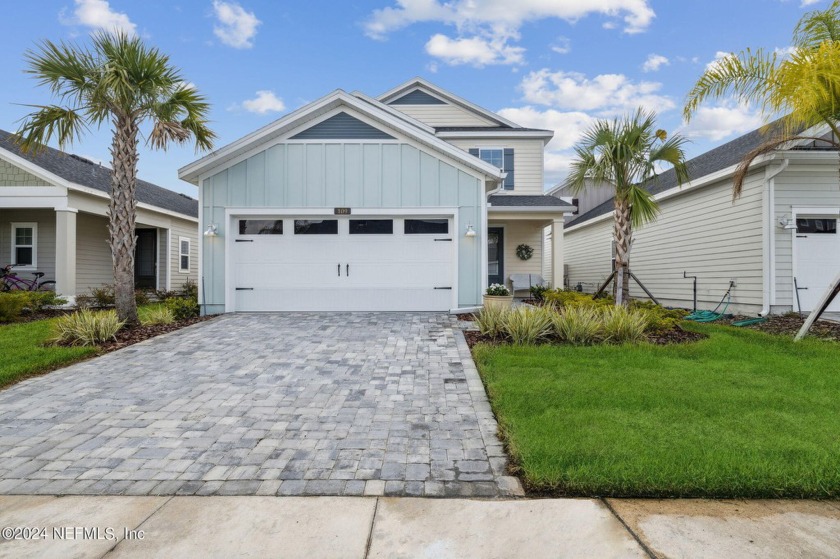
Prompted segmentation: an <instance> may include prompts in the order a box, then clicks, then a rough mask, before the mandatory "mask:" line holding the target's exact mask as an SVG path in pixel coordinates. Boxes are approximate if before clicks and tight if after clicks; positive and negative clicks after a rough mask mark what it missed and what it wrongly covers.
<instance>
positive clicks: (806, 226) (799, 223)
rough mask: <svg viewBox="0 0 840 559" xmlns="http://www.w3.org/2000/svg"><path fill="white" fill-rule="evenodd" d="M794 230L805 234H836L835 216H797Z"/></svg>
mask: <svg viewBox="0 0 840 559" xmlns="http://www.w3.org/2000/svg"><path fill="white" fill-rule="evenodd" d="M796 232H797V233H799V234H803V235H804V234H807V235H836V234H837V220H836V219H835V218H799V219H797V220H796Z"/></svg>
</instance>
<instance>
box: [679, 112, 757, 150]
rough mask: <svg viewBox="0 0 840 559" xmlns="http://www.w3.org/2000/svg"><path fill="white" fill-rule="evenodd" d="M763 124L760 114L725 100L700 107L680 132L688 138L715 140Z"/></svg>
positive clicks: (747, 130) (744, 131)
mask: <svg viewBox="0 0 840 559" xmlns="http://www.w3.org/2000/svg"><path fill="white" fill-rule="evenodd" d="M762 124H763V120H762V118H761V115H760V114H759V113H758V112H757V111H754V110H752V109H751V108H750V107H748V106H746V105H739V104H736V103H734V102H725V103H722V104H720V105H716V106H713V107H700V109H698V110H697V112H696V113H695V114H694V116H693V117H692V118H691V122H690V123H689V124H688V125H687V126H686V127H684V128H683V129H682V130H681V131H680V132H681V133H682V134H684V135H685V136H687V137H689V138H705V139H708V140H711V141H713V142H717V141H720V140H723V139H724V138H727V137H729V136H732V135H735V134H744V133H746V132H750V131H751V130H755V129H756V128H758V127H759V126H761V125H762Z"/></svg>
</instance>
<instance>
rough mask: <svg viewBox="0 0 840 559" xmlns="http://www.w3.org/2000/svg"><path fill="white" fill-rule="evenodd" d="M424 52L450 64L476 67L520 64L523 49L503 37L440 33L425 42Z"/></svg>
mask: <svg viewBox="0 0 840 559" xmlns="http://www.w3.org/2000/svg"><path fill="white" fill-rule="evenodd" d="M426 52H427V53H429V55H431V56H434V57H435V58H439V59H441V60H442V61H443V62H445V63H446V64H449V65H450V66H458V65H461V64H470V65H472V66H475V67H477V68H481V67H482V66H487V65H489V64H521V63H522V62H523V57H522V55H523V53H524V52H525V49H523V48H521V47H514V46H511V45H508V44H507V38H505V37H479V36H474V37H459V38H457V39H450V38H449V37H447V36H446V35H442V34H440V33H438V34H436V35H432V38H431V39H429V42H428V43H426Z"/></svg>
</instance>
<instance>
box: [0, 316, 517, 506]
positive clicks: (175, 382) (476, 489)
mask: <svg viewBox="0 0 840 559" xmlns="http://www.w3.org/2000/svg"><path fill="white" fill-rule="evenodd" d="M496 428H497V426H496V421H495V419H494V417H493V414H492V412H491V410H490V406H489V404H488V402H487V398H486V395H485V393H484V389H483V386H482V385H481V381H480V380H479V378H478V374H477V373H476V371H475V366H474V364H473V361H472V359H471V358H470V355H469V350H468V349H467V346H466V343H465V342H464V338H463V335H462V334H461V332H460V331H459V330H458V329H457V325H456V321H455V319H454V318H452V317H450V316H448V315H445V314H435V313H293V314H236V315H224V316H221V317H219V318H216V319H213V320H211V321H209V322H205V323H201V324H199V325H196V326H192V327H189V328H186V329H184V330H181V331H178V332H175V333H172V334H169V335H166V336H162V337H159V338H156V339H152V340H149V341H146V342H143V343H141V344H137V345H134V346H130V347H128V348H125V349H122V350H119V351H117V352H114V353H110V354H107V355H104V356H102V357H99V358H96V359H92V360H90V361H86V362H83V363H79V364H76V365H73V366H71V367H68V368H66V369H62V370H59V371H55V372H52V373H50V374H48V375H45V376H42V377H39V378H33V379H30V380H27V381H24V382H22V383H20V384H18V385H16V386H13V387H11V388H9V389H7V390H4V391H0V494H57V495H61V494H97V495H108V494H123V495H253V494H260V495H275V494H276V495H365V494H367V495H416V496H439V497H446V496H483V497H498V496H505V495H510V494H516V493H517V492H518V491H520V489H519V487H518V482H517V481H516V479H515V478H511V477H508V476H506V475H505V466H506V464H505V455H504V452H503V450H502V446H501V445H500V443H499V441H498V440H497V438H496Z"/></svg>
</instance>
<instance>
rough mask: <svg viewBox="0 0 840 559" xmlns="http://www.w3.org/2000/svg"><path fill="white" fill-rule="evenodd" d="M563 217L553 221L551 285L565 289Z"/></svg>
mask: <svg viewBox="0 0 840 559" xmlns="http://www.w3.org/2000/svg"><path fill="white" fill-rule="evenodd" d="M563 223H564V220H563V218H562V217H561V218H558V219H555V220H553V221H552V222H551V285H552V287H554V288H555V289H563V287H564V286H563Z"/></svg>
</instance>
